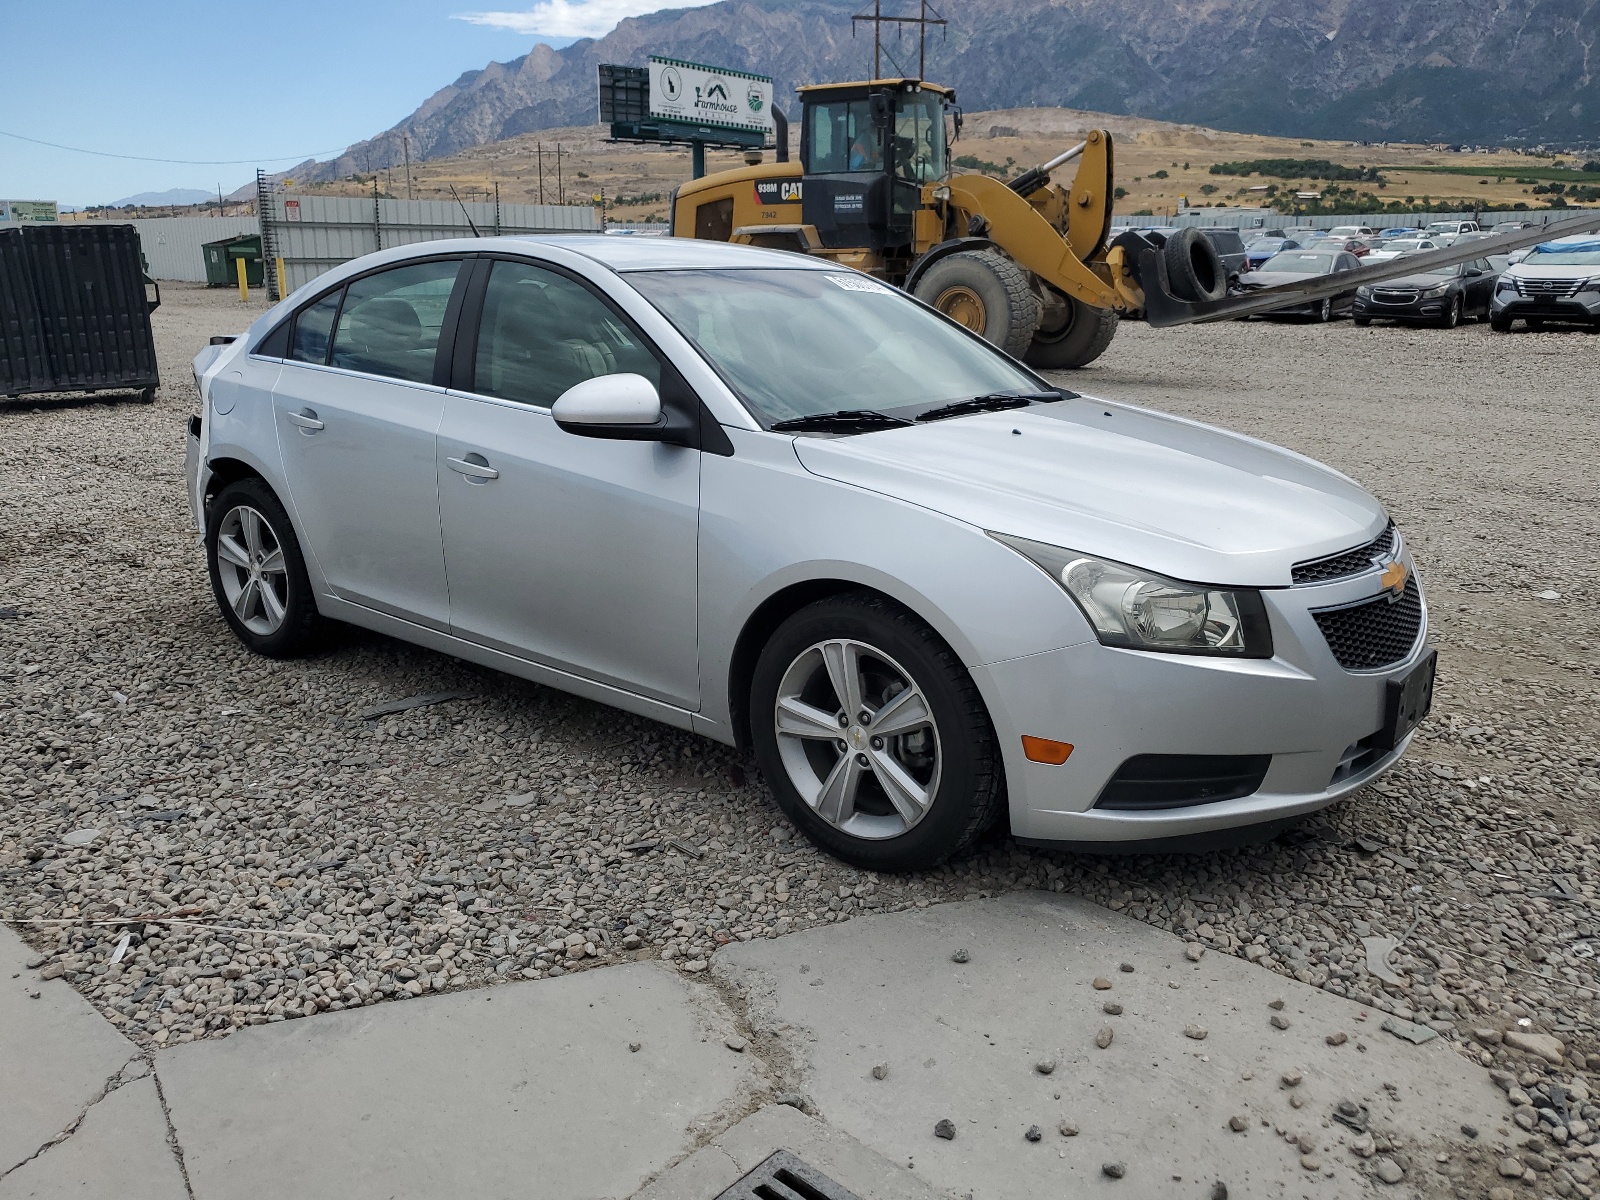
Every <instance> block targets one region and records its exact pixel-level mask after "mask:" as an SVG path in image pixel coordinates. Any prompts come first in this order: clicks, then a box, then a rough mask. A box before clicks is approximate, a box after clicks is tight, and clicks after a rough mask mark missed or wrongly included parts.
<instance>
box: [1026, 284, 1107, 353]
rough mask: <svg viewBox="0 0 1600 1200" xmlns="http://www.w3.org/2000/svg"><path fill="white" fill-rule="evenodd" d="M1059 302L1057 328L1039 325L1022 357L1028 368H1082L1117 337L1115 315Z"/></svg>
mask: <svg viewBox="0 0 1600 1200" xmlns="http://www.w3.org/2000/svg"><path fill="white" fill-rule="evenodd" d="M1061 301H1062V306H1061V312H1062V317H1061V323H1060V325H1059V326H1058V327H1057V328H1055V329H1049V328H1047V327H1046V326H1045V324H1044V323H1042V322H1041V323H1040V325H1039V329H1038V331H1037V332H1036V333H1035V334H1034V335H1033V342H1032V344H1030V345H1029V346H1028V351H1027V353H1026V354H1024V355H1023V356H1022V361H1023V362H1025V363H1027V364H1028V365H1029V366H1030V367H1038V368H1039V369H1040V370H1043V371H1072V370H1076V369H1077V368H1079V367H1086V366H1088V365H1089V364H1090V363H1092V362H1093V361H1094V360H1095V359H1097V358H1099V357H1100V356H1101V355H1102V354H1104V353H1105V352H1106V347H1107V346H1109V345H1111V339H1112V338H1114V337H1116V336H1117V314H1116V313H1114V312H1112V311H1111V310H1110V309H1108V308H1093V307H1091V306H1090V305H1087V304H1085V303H1083V301H1081V300H1074V299H1073V298H1072V297H1071V296H1063V297H1061Z"/></svg>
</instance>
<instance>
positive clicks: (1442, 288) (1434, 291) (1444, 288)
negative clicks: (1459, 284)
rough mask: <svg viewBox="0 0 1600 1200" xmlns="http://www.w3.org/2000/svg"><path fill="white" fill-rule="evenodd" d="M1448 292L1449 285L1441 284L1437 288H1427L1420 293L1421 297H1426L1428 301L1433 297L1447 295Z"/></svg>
mask: <svg viewBox="0 0 1600 1200" xmlns="http://www.w3.org/2000/svg"><path fill="white" fill-rule="evenodd" d="M1449 291H1450V285H1449V284H1448V283H1441V284H1440V285H1439V286H1438V287H1431V288H1428V289H1427V290H1426V291H1424V292H1423V293H1422V295H1424V296H1426V297H1428V298H1429V299H1432V298H1433V297H1435V296H1444V295H1447V294H1448V293H1449Z"/></svg>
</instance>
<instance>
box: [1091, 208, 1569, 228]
mask: <svg viewBox="0 0 1600 1200" xmlns="http://www.w3.org/2000/svg"><path fill="white" fill-rule="evenodd" d="M1572 213H1573V210H1572V209H1570V208H1568V209H1540V210H1539V211H1537V212H1532V211H1525V210H1516V211H1512V212H1485V213H1473V212H1431V213H1349V214H1341V215H1338V216H1331V217H1297V216H1294V215H1293V214H1290V213H1280V212H1273V211H1270V210H1266V211H1256V210H1254V209H1215V208H1191V209H1186V210H1185V211H1183V212H1181V213H1178V214H1177V215H1176V216H1165V215H1161V214H1157V215H1156V216H1143V217H1134V216H1116V217H1113V218H1112V219H1111V224H1112V226H1113V227H1114V228H1116V229H1152V228H1154V229H1164V228H1165V229H1170V228H1180V229H1181V228H1182V227H1184V226H1186V225H1197V226H1200V227H1201V228H1208V229H1243V230H1247V231H1248V230H1251V229H1287V228H1289V227H1290V226H1294V227H1296V228H1300V229H1335V228H1337V227H1338V226H1340V225H1367V226H1370V227H1371V228H1373V229H1400V228H1406V229H1421V228H1423V227H1424V226H1426V225H1427V224H1428V223H1429V222H1430V221H1477V222H1478V224H1479V225H1481V226H1483V227H1484V228H1485V229H1487V228H1489V227H1490V226H1492V225H1494V224H1496V223H1498V222H1500V221H1526V222H1527V223H1528V224H1530V225H1545V224H1548V223H1549V222H1551V221H1559V220H1561V219H1563V218H1564V217H1570V216H1571V215H1572Z"/></svg>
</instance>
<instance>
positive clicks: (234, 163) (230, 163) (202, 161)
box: [0, 129, 345, 167]
mask: <svg viewBox="0 0 1600 1200" xmlns="http://www.w3.org/2000/svg"><path fill="white" fill-rule="evenodd" d="M0 137H8V138H16V139H17V141H19V142H32V143H33V144H34V145H35V146H49V147H50V148H51V149H52V150H70V151H72V153H74V154H92V155H94V156H95V157H96V158H123V159H127V160H128V161H130V162H153V163H176V164H178V165H179V166H185V167H240V166H248V165H250V164H251V163H262V162H289V161H291V160H292V161H294V162H303V161H304V160H305V159H308V158H316V157H317V156H318V155H320V154H343V153H344V151H345V147H343V146H339V147H336V148H335V149H333V150H314V151H312V152H311V153H310V154H276V155H262V156H261V157H259V158H150V157H147V156H145V155H143V154H112V153H111V152H110V151H108V150H85V149H84V148H83V147H82V146H63V145H62V144H61V143H60V142H46V141H43V140H42V139H40V138H31V137H26V136H24V135H23V134H20V133H12V132H10V131H9V130H5V129H0Z"/></svg>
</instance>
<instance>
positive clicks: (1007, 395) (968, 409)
mask: <svg viewBox="0 0 1600 1200" xmlns="http://www.w3.org/2000/svg"><path fill="white" fill-rule="evenodd" d="M1067 397H1068V393H1066V392H1059V391H1050V392H989V393H987V394H985V395H982V396H974V397H973V398H972V399H971V400H957V401H955V402H954V403H951V404H943V405H940V406H939V407H938V408H930V409H929V410H928V411H927V412H925V413H921V414H919V415H918V417H917V420H919V421H942V420H944V419H945V418H946V417H964V416H966V415H967V414H968V413H980V412H1000V411H1002V410H1004V409H1007V408H1027V407H1028V405H1030V404H1033V403H1035V402H1047V401H1051V400H1065V399H1067Z"/></svg>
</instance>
